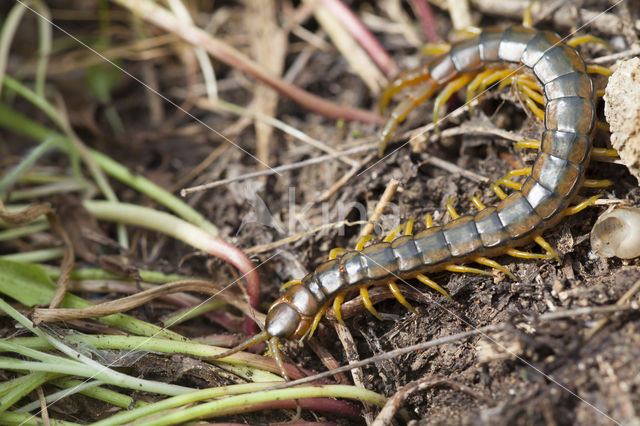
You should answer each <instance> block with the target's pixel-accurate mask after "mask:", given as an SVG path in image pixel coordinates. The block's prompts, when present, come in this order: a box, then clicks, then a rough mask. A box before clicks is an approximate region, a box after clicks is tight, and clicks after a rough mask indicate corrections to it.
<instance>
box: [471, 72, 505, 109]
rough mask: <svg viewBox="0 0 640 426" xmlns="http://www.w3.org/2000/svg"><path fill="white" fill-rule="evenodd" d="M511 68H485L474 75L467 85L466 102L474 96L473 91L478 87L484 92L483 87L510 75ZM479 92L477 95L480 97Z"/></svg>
mask: <svg viewBox="0 0 640 426" xmlns="http://www.w3.org/2000/svg"><path fill="white" fill-rule="evenodd" d="M512 73H513V71H511V70H495V69H493V70H486V71H483V72H481V73H480V74H478V75H476V77H475V78H474V79H473V80H472V81H471V83H469V85H468V86H467V103H470V102H471V101H472V100H473V99H475V98H476V96H475V93H476V91H477V90H478V89H480V91H482V92H484V90H485V88H486V87H487V86H489V85H491V84H493V83H495V82H496V81H498V80H503V79H505V78H507V77H508V76H509V75H511V74H512ZM481 94H482V93H480V94H479V95H478V96H477V97H480V95H481Z"/></svg>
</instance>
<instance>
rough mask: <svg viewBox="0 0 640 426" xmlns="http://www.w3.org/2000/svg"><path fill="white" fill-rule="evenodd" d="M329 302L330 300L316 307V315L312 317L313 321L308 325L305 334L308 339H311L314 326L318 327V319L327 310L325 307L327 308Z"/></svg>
mask: <svg viewBox="0 0 640 426" xmlns="http://www.w3.org/2000/svg"><path fill="white" fill-rule="evenodd" d="M329 304H330V302H327V303H325V304H324V305H322V307H321V308H320V309H318V312H317V313H316V316H314V317H313V323H311V327H309V332H308V334H307V336H308V338H309V339H311V337H312V336H313V333H314V332H315V331H316V328H318V324H320V320H321V319H322V317H323V316H324V314H325V313H326V312H327V309H329ZM341 319H342V318H341Z"/></svg>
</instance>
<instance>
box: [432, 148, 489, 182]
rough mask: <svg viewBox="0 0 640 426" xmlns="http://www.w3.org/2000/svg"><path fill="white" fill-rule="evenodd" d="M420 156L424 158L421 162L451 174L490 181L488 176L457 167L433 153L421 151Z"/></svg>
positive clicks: (480, 180) (474, 179)
mask: <svg viewBox="0 0 640 426" xmlns="http://www.w3.org/2000/svg"><path fill="white" fill-rule="evenodd" d="M422 158H424V161H423V163H422V164H431V165H433V166H436V167H439V168H441V169H443V170H446V171H448V172H449V173H451V174H460V175H462V176H464V177H466V178H467V179H469V180H472V181H474V182H478V183H489V181H490V180H489V178H488V177H486V176H482V175H480V174H478V173H475V172H472V171H471V170H467V169H463V168H462V167H459V166H457V165H455V164H453V163H451V162H450V161H446V160H443V159H441V158H438V157H434V156H433V155H429V154H424V153H423V154H422Z"/></svg>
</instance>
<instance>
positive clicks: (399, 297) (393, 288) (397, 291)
mask: <svg viewBox="0 0 640 426" xmlns="http://www.w3.org/2000/svg"><path fill="white" fill-rule="evenodd" d="M387 287H388V288H389V291H391V294H393V297H395V298H396V300H397V301H398V302H400V304H401V305H402V306H404V307H405V308H407V309H408V310H410V311H411V312H413V313H414V314H415V313H416V310H415V309H414V307H413V306H411V303H409V302H407V299H405V297H404V296H403V295H402V292H401V291H400V289H399V288H398V285H397V284H396V283H395V281H391V282H390V283H387Z"/></svg>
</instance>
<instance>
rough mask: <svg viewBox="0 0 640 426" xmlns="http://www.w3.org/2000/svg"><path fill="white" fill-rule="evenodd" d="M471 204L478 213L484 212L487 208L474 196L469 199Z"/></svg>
mask: <svg viewBox="0 0 640 426" xmlns="http://www.w3.org/2000/svg"><path fill="white" fill-rule="evenodd" d="M471 202H472V203H473V205H474V206H476V208H477V209H478V211H480V210H484V209H486V208H487V206H485V205H484V204H483V203H482V201H480V198H478V197H476V196H475V195H473V196H472V197H471Z"/></svg>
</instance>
